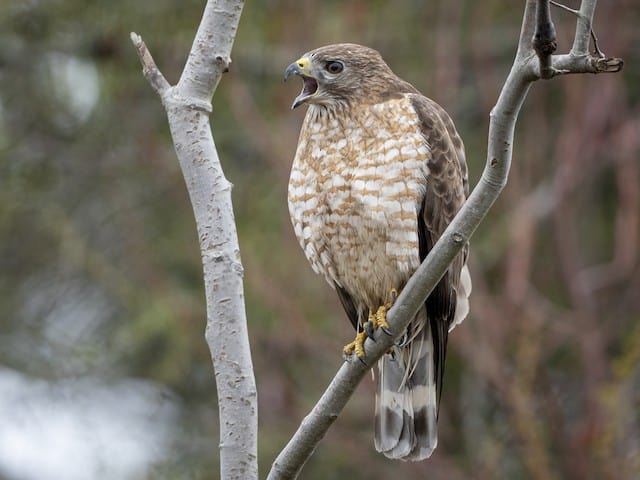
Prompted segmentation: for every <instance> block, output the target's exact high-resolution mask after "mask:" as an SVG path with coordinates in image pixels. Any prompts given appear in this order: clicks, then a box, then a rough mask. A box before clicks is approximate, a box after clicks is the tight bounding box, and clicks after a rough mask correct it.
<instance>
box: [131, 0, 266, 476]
mask: <svg viewBox="0 0 640 480" xmlns="http://www.w3.org/2000/svg"><path fill="white" fill-rule="evenodd" d="M242 6H243V2H242V1H241V0H218V1H212V0H210V1H209V2H207V5H206V7H205V11H204V14H203V17H202V21H201V23H200V27H199V28H198V32H197V34H196V37H195V40H194V42H193V47H192V49H191V52H190V54H189V59H188V61H187V64H186V66H185V69H184V71H183V73H182V75H181V77H180V81H179V82H178V84H177V85H176V86H175V87H171V86H170V85H169V84H168V82H167V81H166V80H165V78H164V77H163V76H162V74H161V73H160V71H159V70H158V68H157V67H156V65H155V63H154V62H153V59H152V58H151V55H150V54H149V52H148V50H147V48H146V46H145V45H144V43H143V42H142V39H141V38H140V37H139V36H138V35H135V34H132V35H131V39H132V41H133V43H134V45H135V46H136V48H137V50H138V55H139V56H140V60H141V62H142V64H143V71H144V73H145V77H146V78H147V80H149V83H150V84H151V85H152V87H153V88H154V90H155V91H156V92H157V93H158V94H160V96H161V98H162V102H163V104H164V106H165V109H166V111H167V117H168V120H169V126H170V128H171V135H172V137H173V143H174V145H175V149H176V154H177V156H178V160H179V162H180V167H181V169H182V173H183V175H184V179H185V183H186V186H187V189H188V191H189V197H190V199H191V205H192V207H193V212H194V216H195V220H196V226H197V229H198V239H199V241H200V250H201V255H202V264H203V270H204V283H205V294H206V302H207V328H206V339H207V344H208V345H209V349H210V351H211V358H212V360H213V366H214V370H215V375H216V387H217V390H218V406H219V416H220V445H219V447H220V478H222V479H226V480H230V479H238V480H240V479H242V480H246V479H249V480H251V479H257V478H258V465H257V433H258V426H257V425H258V421H257V416H258V409H257V393H256V386H255V378H254V374H253V365H252V362H251V352H250V347H249V338H248V332H247V323H246V316H245V307H244V295H243V285H242V276H243V269H242V264H241V262H240V250H239V246H238V237H237V233H236V228H235V221H234V217H233V208H232V204H231V184H230V183H229V182H228V181H227V179H226V178H225V176H224V173H223V171H222V167H221V165H220V160H219V158H218V153H217V151H216V147H215V144H214V141H213V136H212V133H211V126H210V123H209V115H208V114H209V112H210V111H211V103H210V102H211V98H212V96H213V93H214V91H215V89H216V87H217V85H218V83H219V81H220V78H221V76H222V74H223V73H224V72H225V71H227V70H228V66H229V64H230V62H231V60H230V53H231V47H232V45H233V40H234V38H235V32H236V29H237V26H238V21H239V19H240V13H241V12H242Z"/></svg>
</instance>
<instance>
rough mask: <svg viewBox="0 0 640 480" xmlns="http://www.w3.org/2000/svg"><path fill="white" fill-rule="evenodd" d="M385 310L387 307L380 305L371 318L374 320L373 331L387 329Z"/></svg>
mask: <svg viewBox="0 0 640 480" xmlns="http://www.w3.org/2000/svg"><path fill="white" fill-rule="evenodd" d="M387 308H389V307H387V306H386V305H380V307H379V308H378V311H377V312H376V314H375V315H374V316H373V318H374V319H375V320H374V322H373V328H374V330H377V329H378V328H386V329H387V330H388V329H389V322H387Z"/></svg>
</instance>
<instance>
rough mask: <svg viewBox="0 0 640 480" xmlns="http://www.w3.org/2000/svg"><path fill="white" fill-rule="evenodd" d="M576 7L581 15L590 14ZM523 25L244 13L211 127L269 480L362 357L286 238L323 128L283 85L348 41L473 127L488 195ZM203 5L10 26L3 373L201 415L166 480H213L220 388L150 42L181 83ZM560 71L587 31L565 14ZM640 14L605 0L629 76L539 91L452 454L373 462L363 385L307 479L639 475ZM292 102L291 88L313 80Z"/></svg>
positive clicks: (72, 6)
mask: <svg viewBox="0 0 640 480" xmlns="http://www.w3.org/2000/svg"><path fill="white" fill-rule="evenodd" d="M576 3H577V2H575V1H573V2H570V4H573V6H575V4H576ZM522 4H523V2H497V1H495V0H492V1H488V2H473V1H470V0H452V1H448V2H445V1H443V0H439V1H433V2H428V3H425V2H420V1H417V0H399V1H396V2H383V1H377V0H376V1H364V0H355V1H350V2H342V1H324V2H321V1H317V0H302V1H300V0H298V1H293V0H269V1H264V2H248V3H247V5H246V6H245V10H244V13H243V17H242V19H241V22H240V28H239V31H238V36H237V39H236V43H235V46H234V51H233V64H232V67H231V71H230V73H229V74H227V75H226V76H225V77H224V78H223V81H222V83H221V85H220V87H219V89H218V91H217V93H216V96H215V97H214V109H213V115H212V123H213V129H214V136H215V139H216V143H217V147H218V150H219V153H220V157H221V159H222V162H223V167H224V168H225V172H226V174H227V176H228V178H229V179H230V180H231V181H232V182H233V183H234V184H235V188H234V202H235V203H234V205H235V213H236V218H237V221H238V231H239V236H240V243H241V249H242V259H243V263H244V267H245V274H246V275H245V287H246V299H247V314H248V321H249V329H250V335H251V343H252V348H253V352H252V353H253V358H254V364H255V367H256V376H257V381H258V392H259V405H260V427H261V431H260V469H261V472H262V474H263V475H264V474H265V473H266V471H267V470H268V468H269V465H270V463H271V461H272V460H273V459H274V457H275V455H276V454H277V452H278V451H279V449H280V448H281V447H282V446H283V445H284V443H285V442H286V441H287V439H288V438H289V436H290V435H291V434H292V433H293V431H294V429H295V428H296V427H297V425H298V423H299V422H300V420H301V419H302V418H303V416H304V415H305V414H306V413H307V411H308V410H309V408H310V407H311V406H312V405H313V403H314V402H315V400H316V399H317V398H318V397H319V395H320V393H321V392H322V391H323V389H324V388H325V386H326V385H327V384H328V382H329V380H330V378H331V376H332V375H333V373H334V372H335V371H336V369H337V368H338V366H339V365H340V362H341V361H342V360H341V357H340V348H341V346H342V345H343V344H344V343H346V342H347V341H348V340H349V339H350V338H351V335H352V333H351V331H350V327H349V326H348V322H346V321H345V320H346V319H345V316H344V314H343V313H342V311H341V309H340V307H339V305H338V302H337V300H336V298H335V296H334V293H333V292H332V291H331V290H330V289H329V288H328V287H327V285H325V284H324V282H323V280H322V279H321V278H320V277H318V276H315V275H314V274H313V273H312V271H311V269H310V268H309V267H308V265H307V263H306V260H305V259H304V256H303V254H302V251H301V250H300V249H299V248H298V246H297V243H296V241H295V238H294V236H293V232H292V228H291V226H290V223H289V220H288V213H287V206H286V184H287V179H288V178H287V177H288V171H289V168H290V162H291V159H292V157H293V153H294V149H295V144H296V141H297V135H298V130H299V125H300V122H301V120H302V116H303V114H304V113H303V111H301V110H302V109H300V110H297V111H295V112H290V110H289V105H290V102H291V100H292V98H293V97H294V96H295V95H296V94H297V90H298V88H299V85H294V86H292V85H289V84H287V85H284V86H283V84H282V80H281V79H282V72H283V69H284V67H285V66H286V65H288V64H289V63H290V62H291V61H292V60H294V59H296V58H298V56H299V55H300V54H301V53H303V52H305V51H307V50H310V49H312V48H314V47H317V46H320V45H323V44H328V43H334V42H342V41H353V42H358V43H363V44H367V45H370V46H373V47H375V48H377V49H379V50H380V51H381V52H382V54H383V56H384V57H385V58H386V60H387V61H388V63H389V64H390V65H391V66H392V68H393V69H394V70H395V71H396V72H397V73H398V74H399V75H400V76H402V77H403V78H405V79H407V80H408V81H410V82H412V83H413V84H414V85H415V86H416V87H418V88H419V89H420V90H421V91H422V92H424V93H425V94H427V95H428V96H430V97H432V98H434V99H435V100H436V101H438V102H439V103H441V104H442V105H443V106H444V107H445V108H446V109H447V110H448V111H449V112H450V113H451V114H452V116H453V117H454V120H455V121H456V124H457V126H458V129H459V131H460V132H461V134H462V136H463V138H464V139H465V143H466V147H467V156H468V162H469V164H470V170H471V179H472V184H474V183H475V182H476V181H477V179H478V177H479V175H480V172H481V171H482V168H483V166H484V154H485V151H486V150H485V144H486V133H487V126H488V114H489V111H490V109H491V107H492V105H493V102H495V99H496V96H497V93H498V92H499V90H500V87H501V85H502V81H503V79H504V78H505V76H506V73H507V72H508V69H509V68H510V65H511V61H512V58H513V54H514V52H515V47H516V43H517V36H518V32H519V27H520V21H521V14H522ZM202 7H203V2H196V1H194V0H190V1H186V2H178V1H176V0H159V1H156V2H133V3H132V2H124V1H122V0H114V1H111V2H104V1H95V2H88V3H87V2H83V3H81V2H77V1H74V0H51V1H46V2H44V1H26V2H3V3H1V4H0V237H1V238H2V242H1V244H0V268H1V270H2V275H0V311H1V312H3V320H2V322H1V323H0V362H1V363H2V364H4V365H5V366H9V367H11V368H14V369H17V370H19V371H22V372H25V373H26V374H28V375H31V376H34V377H37V378H43V379H52V380H53V379H59V378H66V377H73V376H91V377H95V378H97V379H110V378H118V377H138V378H147V379H152V380H154V381H156V382H159V383H161V384H164V385H166V386H167V387H168V388H169V389H171V390H172V391H173V392H174V393H175V394H176V395H177V396H178V397H179V398H180V401H181V406H182V417H181V418H182V428H181V429H180V431H176V432H174V436H175V446H174V448H173V449H172V454H171V455H170V456H169V457H168V458H166V459H165V460H164V461H163V462H161V464H159V465H157V466H156V467H155V468H154V470H153V472H152V474H151V473H150V477H149V478H172V479H173V478H197V479H213V478H217V475H218V473H217V460H216V455H217V444H218V440H217V422H218V420H217V412H216V409H215V384H214V376H213V372H212V368H211V364H210V357H209V352H208V350H207V346H206V344H205V341H204V326H205V309H204V293H203V288H202V281H201V267H200V264H199V253H198V245H197V238H196V233H195V225H194V222H193V219H192V216H191V210H190V205H189V200H188V197H187V194H186V190H185V188H184V185H183V181H182V177H181V174H180V171H179V168H178V165H177V162H176V160H175V156H174V152H173V147H172V145H171V140H170V137H169V133H168V128H167V124H166V119H165V116H164V112H163V109H162V106H161V104H160V102H159V99H158V98H157V97H155V96H154V94H153V92H152V90H151V89H150V88H149V86H148V85H147V84H146V82H145V80H144V79H143V77H142V75H141V73H140V67H139V64H138V60H137V58H136V56H135V52H134V49H133V48H132V46H131V45H130V42H129V36H128V34H129V32H130V31H136V32H138V33H140V34H141V35H142V36H143V38H144V39H145V41H146V42H147V44H148V46H149V48H150V49H151V51H152V53H153V54H154V56H155V59H156V61H157V62H158V64H159V66H160V68H161V70H162V71H163V72H164V74H165V75H166V77H167V78H168V79H169V80H170V81H172V82H175V81H176V80H177V78H178V76H179V74H180V72H181V69H182V65H183V63H184V60H185V58H186V56H187V53H188V50H189V48H190V43H191V41H192V39H193V35H194V32H195V30H196V28H197V25H198V22H199V19H200V15H201V11H202ZM554 16H555V18H556V27H557V30H558V38H559V48H560V50H561V51H563V52H565V51H568V50H569V49H570V46H571V42H572V34H573V27H574V24H575V18H574V17H573V16H572V15H571V14H569V13H566V12H563V11H559V10H557V9H555V10H554ZM639 23H640V5H638V4H637V3H634V2H631V1H630V0H615V1H613V0H612V1H610V2H601V3H600V5H599V6H598V10H597V16H596V20H595V29H596V33H597V34H598V38H599V44H600V47H601V48H602V49H603V50H604V51H605V52H606V53H607V54H609V55H612V56H620V57H623V58H624V59H625V69H624V71H623V72H622V73H621V74H618V75H600V76H597V77H596V76H587V75H581V76H571V77H563V78H557V79H554V80H552V81H548V82H547V81H540V82H538V83H537V84H536V85H535V86H534V87H533V88H532V90H531V92H530V95H529V98H528V99H527V102H526V104H525V106H524V109H523V112H522V114H521V118H520V121H519V123H518V127H517V134H516V143H515V146H514V164H513V168H512V172H511V176H510V181H509V184H508V185H507V188H506V189H505V191H504V193H503V195H502V197H501V198H500V199H499V201H498V202H497V204H496V205H495V206H494V208H493V210H492V211H491V212H490V214H489V216H488V218H487V219H486V221H485V222H484V223H483V224H482V226H481V227H480V228H479V230H478V232H477V233H476V235H475V236H474V238H473V241H472V257H471V266H472V276H473V279H474V294H473V297H472V307H471V308H472V311H471V315H470V317H469V318H468V319H467V321H466V322H465V323H464V324H463V325H462V326H461V327H459V328H458V329H456V330H455V332H454V334H452V336H451V337H450V344H451V348H450V354H449V355H450V356H449V360H448V365H447V374H446V380H445V388H444V394H443V399H442V405H443V407H442V409H441V412H440V429H439V431H440V446H439V447H438V449H437V451H436V453H435V454H434V456H433V458H432V459H431V460H429V461H428V462H423V463H419V464H405V463H397V462H391V461H388V460H386V459H385V458H384V457H382V456H380V455H377V454H375V452H374V449H373V444H372V443H373V442H372V436H373V431H372V430H373V425H372V418H373V384H372V382H371V381H369V380H366V381H364V382H363V384H362V385H361V387H360V388H359V391H358V392H357V394H356V395H355V396H354V397H353V399H352V400H351V402H350V404H349V405H348V407H347V409H346V411H345V412H344V414H343V415H342V416H341V417H340V419H339V420H338V421H337V422H336V425H335V426H334V427H333V428H332V429H331V431H330V432H329V434H328V435H327V437H326V438H325V440H324V441H323V442H322V443H321V445H320V447H319V448H318V450H317V452H316V454H315V455H314V457H313V458H312V459H311V460H310V462H309V464H308V465H307V466H306V468H305V470H304V473H303V474H302V476H301V478H304V479H324V480H326V479H338V478H368V479H382V478H396V477H397V478H423V477H425V476H428V477H429V478H434V479H435V478H442V479H445V478H446V479H458V478H460V479H462V478H478V479H492V478H511V479H520V478H522V479H524V478H536V479H553V478H571V479H583V478H616V479H620V478H625V479H626V478H629V479H630V478H638V476H640V440H639V439H640V414H639V412H640V367H639V365H640V333H639V332H640V330H639V327H638V325H639V324H640V322H639V321H640V295H638V292H639V291H640V269H639V268H638V250H639V248H638V247H639V244H640V242H639V241H638V234H639V225H638V217H639V211H640V174H639V169H640V164H639V163H638V158H639V153H640V148H639V147H640V115H639V113H640V105H639V102H640V69H639V67H638V65H640V58H639V53H638V52H639V50H638V48H637V47H638V45H639V42H640V30H638V28H637V26H638V24H639ZM294 83H295V82H294Z"/></svg>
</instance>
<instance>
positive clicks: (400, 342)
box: [396, 333, 409, 348]
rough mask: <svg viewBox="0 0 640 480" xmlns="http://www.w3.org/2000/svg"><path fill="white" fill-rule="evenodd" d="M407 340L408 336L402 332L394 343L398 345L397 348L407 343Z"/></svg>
mask: <svg viewBox="0 0 640 480" xmlns="http://www.w3.org/2000/svg"><path fill="white" fill-rule="evenodd" d="M408 340H409V336H408V335H407V334H406V333H403V334H402V336H401V337H400V338H399V339H398V341H397V342H396V345H397V346H398V348H402V347H404V346H405V345H406V344H407V341H408Z"/></svg>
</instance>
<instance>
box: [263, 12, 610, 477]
mask: <svg viewBox="0 0 640 480" xmlns="http://www.w3.org/2000/svg"><path fill="white" fill-rule="evenodd" d="M538 3H543V4H546V8H547V14H546V15H544V11H543V12H542V13H543V14H540V15H538V16H537V17H536V7H537V5H538ZM585 4H588V5H585ZM594 7H595V1H593V0H585V1H584V2H583V7H582V8H581V12H583V14H585V15H589V17H588V18H592V17H593V8H594ZM547 19H548V20H549V22H550V17H549V15H548V1H542V2H540V0H527V2H526V6H525V12H524V18H523V22H522V29H521V32H520V39H519V43H518V50H517V52H516V57H515V60H514V63H513V66H512V68H511V71H510V72H509V75H508V77H507V79H506V81H505V84H504V86H503V88H502V90H501V92H500V96H499V98H498V101H497V103H496V105H495V107H494V108H493V110H492V111H491V115H490V123H489V139H488V151H487V161H486V165H485V168H484V171H483V173H482V177H481V178H480V181H479V183H478V185H477V186H476V188H475V189H474V190H473V192H472V193H471V195H470V196H469V199H468V200H467V202H466V203H465V204H464V206H463V208H462V209H461V210H460V212H459V213H458V215H456V217H455V218H454V219H453V221H452V222H451V224H450V225H449V227H448V228H447V229H446V230H445V232H444V233H443V235H442V237H441V238H440V239H439V240H438V242H437V243H436V244H435V245H434V247H433V249H432V250H431V252H430V253H429V255H427V257H426V258H425V260H424V262H423V263H422V265H421V266H420V267H419V268H418V270H417V271H416V272H415V274H414V275H413V277H412V278H411V279H410V280H409V282H408V283H407V285H406V286H405V288H404V289H403V291H402V292H401V294H400V296H399V297H398V299H397V301H396V303H395V304H394V306H393V308H392V309H391V310H390V311H389V313H388V321H389V323H390V325H391V329H390V330H391V332H392V334H393V335H392V336H387V335H384V334H381V333H380V332H376V335H374V340H375V342H372V341H370V340H367V342H366V344H365V350H366V359H367V362H368V365H367V366H365V365H363V364H362V363H361V362H350V363H345V364H343V365H342V367H341V368H340V369H339V370H338V372H337V374H336V376H335V377H334V379H333V380H332V381H331V384H330V385H329V386H328V388H327V390H326V391H325V393H324V394H323V395H322V397H321V398H320V400H319V401H318V403H317V404H316V405H315V407H314V408H313V409H312V410H311V412H310V413H309V414H308V415H307V416H306V417H305V418H304V420H303V421H302V423H301V425H300V427H299V428H298V431H297V432H296V433H295V434H294V436H293V437H292V439H291V440H290V441H289V443H288V444H287V445H286V446H285V448H284V449H283V450H282V452H281V453H280V454H279V455H278V457H277V458H276V460H275V461H274V463H273V465H272V468H271V471H270V472H269V475H268V477H267V478H268V479H269V480H276V479H293V478H296V477H297V476H298V474H299V473H300V471H301V470H302V468H303V466H304V463H305V462H306V461H307V460H308V459H309V457H310V456H311V455H312V453H313V451H314V450H315V448H316V446H317V444H318V443H319V442H320V440H321V439H322V437H323V436H324V435H325V433H326V432H327V430H328V429H329V427H330V426H331V424H332V423H333V422H334V421H335V419H336V418H337V417H338V415H339V413H340V412H341V411H342V409H343V408H344V406H345V404H346V403H347V401H348V399H349V398H350V396H351V395H352V394H353V392H354V391H355V388H356V386H357V385H358V383H359V382H360V380H361V379H362V377H363V376H364V375H365V373H366V371H367V370H368V369H369V368H370V367H371V366H372V365H374V364H375V362H376V361H377V360H378V359H379V358H380V357H381V356H382V355H383V354H384V353H385V352H386V351H387V350H388V349H389V347H390V346H391V344H392V343H393V342H394V340H395V338H396V337H397V336H399V335H400V334H401V332H403V331H404V329H405V328H406V326H407V325H408V324H409V322H410V321H411V319H412V318H413V317H414V315H415V313H416V312H417V311H418V309H419V308H420V306H421V305H422V304H423V303H424V301H425V299H426V298H427V296H428V295H429V293H431V291H432V290H433V288H434V287H435V285H436V284H437V283H438V281H439V280H440V278H441V277H442V276H443V275H444V273H445V271H446V269H447V268H448V266H449V264H450V263H451V261H452V260H453V259H454V258H455V256H456V255H457V254H458V253H459V252H460V250H461V249H462V248H463V247H464V245H466V243H467V242H468V241H469V239H470V237H471V235H472V234H473V232H474V231H475V229H476V228H477V227H478V225H479V224H480V222H481V221H482V219H483V218H484V216H485V215H486V214H487V212H488V210H489V208H491V205H493V203H494V202H495V200H496V199H497V197H498V195H499V194H500V192H501V191H502V189H503V188H504V186H505V184H506V182H507V177H508V173H509V168H510V165H511V157H512V146H513V134H514V130H515V125H516V120H517V117H518V113H519V111H520V108H521V106H522V104H523V102H524V100H525V97H526V95H527V92H528V90H529V87H530V85H531V84H532V83H533V81H535V80H537V79H539V78H542V75H541V73H540V72H541V71H542V69H543V67H541V65H540V62H539V61H537V60H539V57H538V56H537V55H536V52H535V50H534V48H533V45H532V39H533V37H534V32H535V31H536V29H538V31H540V28H539V26H538V21H539V20H540V21H546V20H547ZM590 25H591V22H590V21H589V22H588V25H587V26H588V28H587V29H586V30H585V29H584V28H581V30H580V32H581V35H584V36H586V39H587V40H586V42H587V45H588V41H589V33H590ZM576 35H577V34H576ZM550 53H551V52H548V54H547V55H548V56H550ZM565 57H566V56H559V57H556V56H553V57H551V65H550V67H551V68H554V69H558V67H559V66H562V67H563V68H564V69H565V70H566V71H563V72H561V73H584V72H587V71H593V72H594V73H595V71H594V70H596V68H600V67H598V66H597V65H595V64H594V63H593V62H589V61H584V60H581V61H569V60H568V59H566V58H565ZM583 57H584V56H582V55H581V56H580V58H583ZM609 60H616V59H609ZM581 62H582V63H581ZM614 63H615V62H614ZM594 65H595V66H594ZM619 65H620V68H621V60H620V62H619ZM598 71H614V70H607V69H602V70H598Z"/></svg>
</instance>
